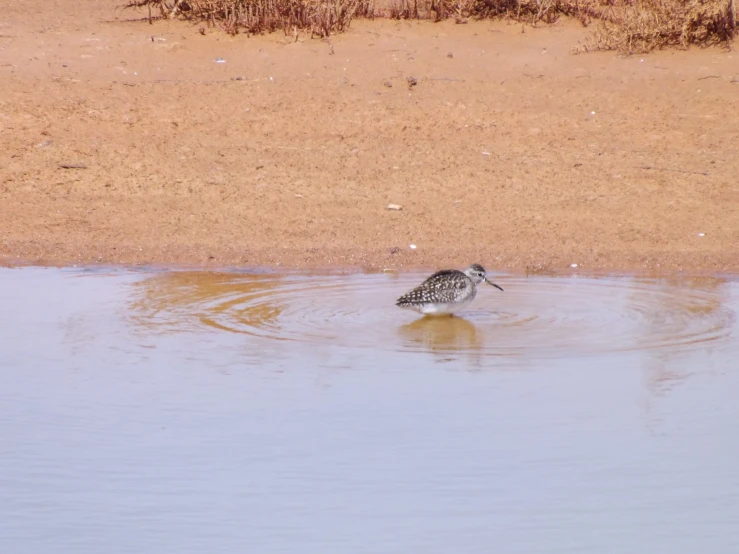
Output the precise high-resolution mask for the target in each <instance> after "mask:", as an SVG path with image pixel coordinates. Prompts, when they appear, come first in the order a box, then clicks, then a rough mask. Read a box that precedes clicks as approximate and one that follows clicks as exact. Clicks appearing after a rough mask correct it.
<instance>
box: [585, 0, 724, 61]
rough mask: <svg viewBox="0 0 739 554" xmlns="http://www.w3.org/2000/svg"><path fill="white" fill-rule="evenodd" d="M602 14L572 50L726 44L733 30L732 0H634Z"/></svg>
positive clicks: (643, 49)
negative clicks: (584, 40) (586, 35)
mask: <svg viewBox="0 0 739 554" xmlns="http://www.w3.org/2000/svg"><path fill="white" fill-rule="evenodd" d="M605 15H607V17H600V18H597V19H598V22H597V23H596V26H595V29H594V31H593V33H592V35H591V37H590V38H589V40H587V41H586V42H585V43H584V44H583V45H581V46H579V47H578V48H576V51H578V52H587V51H591V50H618V51H620V52H625V53H639V52H649V51H651V50H655V49H660V48H667V47H680V48H687V47H688V46H690V45H700V46H714V45H728V44H729V43H730V42H731V40H732V39H733V37H734V34H735V32H736V9H735V5H734V0H691V1H685V0H634V1H632V2H619V4H616V5H614V6H610V7H608V9H607V10H606V13H605V14H604V16H605Z"/></svg>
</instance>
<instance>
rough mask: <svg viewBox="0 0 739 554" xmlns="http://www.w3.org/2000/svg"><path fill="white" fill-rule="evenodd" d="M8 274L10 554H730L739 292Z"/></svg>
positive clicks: (3, 375)
mask: <svg viewBox="0 0 739 554" xmlns="http://www.w3.org/2000/svg"><path fill="white" fill-rule="evenodd" d="M422 277H423V276H422V275H419V274H402V275H387V274H371V275H364V274H327V275H307V274H287V273H285V274H276V273H255V274H249V273H225V272H224V273H208V272H185V271H179V272H178V271H150V272H146V271H131V272H127V271H104V270H55V269H32V268H27V269H3V270H0V294H1V295H2V297H1V299H2V303H1V306H2V307H1V308H0V310H1V311H0V347H1V348H2V352H3V356H2V362H0V438H2V441H0V522H2V525H1V526H0V552H3V553H7V554H15V553H19V554H20V553H24V554H25V553H38V552H47V553H48V552H53V553H57V552H58V553H75V554H78V553H93V552H94V553H96V554H97V553H99V552H106V553H130V552H157V553H166V552H173V553H174V552H176V553H190V552H192V553H196V552H197V553H201V552H226V553H228V552H260V553H265V552H280V553H283V552H284V553H288V552H289V553H292V552H295V553H301V554H306V553H313V552H315V553H321V554H324V553H327V552H341V553H344V552H352V553H360V554H363V553H367V554H370V553H382V554H392V553H396V552H397V553H404V554H405V553H409V552H424V553H448V552H466V553H477V552H479V553H488V552H491V551H496V552H506V553H526V554H534V553H536V554H548V553H568V554H572V553H578V552H593V553H596V552H597V553H604V552H608V553H624V554H627V553H628V554H633V553H634V552H650V553H659V552H670V553H694V552H698V551H700V552H711V553H724V552H725V553H734V552H739V533H737V531H736V529H737V528H739V472H737V471H736V459H737V457H738V456H739V438H737V437H738V436H739V434H738V433H737V432H736V422H737V421H739V403H738V402H737V398H739V375H738V370H739V364H737V362H736V360H737V359H738V358H739V332H738V329H737V319H736V314H737V312H738V311H739V281H737V280H732V279H728V278H726V279H724V278H717V277H711V278H709V277H702V278H692V279H689V278H675V279H646V278H628V277H619V278H615V277H613V278H610V277H609V278H585V277H567V278H561V277H560V278H556V277H543V276H538V277H529V278H526V277H521V276H505V275H502V276H497V275H496V276H495V281H496V282H498V283H499V284H500V285H501V286H502V287H503V288H505V292H500V291H497V290H496V289H493V288H492V287H485V288H483V289H481V291H480V293H479V294H478V298H477V299H476V301H475V303H474V304H473V305H472V306H471V308H470V309H469V310H468V311H466V312H465V313H464V314H462V315H463V317H461V318H451V319H446V318H445V319H419V318H418V316H417V315H416V314H413V313H411V312H406V311H402V310H399V309H398V308H395V306H394V305H393V301H394V299H395V297H397V296H398V295H399V294H401V293H402V292H405V290H407V289H408V288H410V287H411V286H413V285H415V284H417V283H418V282H419V281H420V279H421V278H422Z"/></svg>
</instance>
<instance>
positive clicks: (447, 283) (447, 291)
mask: <svg viewBox="0 0 739 554" xmlns="http://www.w3.org/2000/svg"><path fill="white" fill-rule="evenodd" d="M470 287H472V281H471V280H470V279H469V277H467V276H466V275H465V274H464V273H462V272H461V271H457V270H456V269H444V270H442V271H437V272H436V273H434V274H433V275H432V276H431V277H429V278H428V279H426V280H425V281H424V282H423V283H421V284H420V285H418V286H417V287H416V288H414V289H413V290H411V291H408V292H407V293H405V294H404V295H403V296H401V297H400V298H398V300H397V302H396V305H397V306H400V307H401V308H402V307H404V306H417V305H419V304H429V303H442V304H443V303H452V302H457V301H458V300H459V299H460V298H464V297H465V296H467V295H468V294H469V293H470V291H469V289H470Z"/></svg>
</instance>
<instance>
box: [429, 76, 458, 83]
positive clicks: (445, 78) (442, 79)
mask: <svg viewBox="0 0 739 554" xmlns="http://www.w3.org/2000/svg"><path fill="white" fill-rule="evenodd" d="M429 81H449V82H452V83H464V82H465V80H464V79H454V78H453V77H430V78H429Z"/></svg>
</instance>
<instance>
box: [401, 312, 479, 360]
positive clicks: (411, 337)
mask: <svg viewBox="0 0 739 554" xmlns="http://www.w3.org/2000/svg"><path fill="white" fill-rule="evenodd" d="M398 331H399V333H400V336H401V337H402V338H403V340H404V341H405V342H406V345H407V346H408V347H410V348H411V349H413V350H426V351H429V352H431V353H433V354H438V355H444V354H452V353H460V352H468V353H474V352H479V351H480V350H481V349H482V346H483V342H482V336H481V334H480V333H479V332H478V330H477V328H476V327H475V326H474V324H472V323H471V322H470V321H468V320H466V319H465V318H463V317H422V318H421V319H417V320H415V321H413V322H412V323H409V324H407V325H403V326H401V327H400V328H399V329H398Z"/></svg>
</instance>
